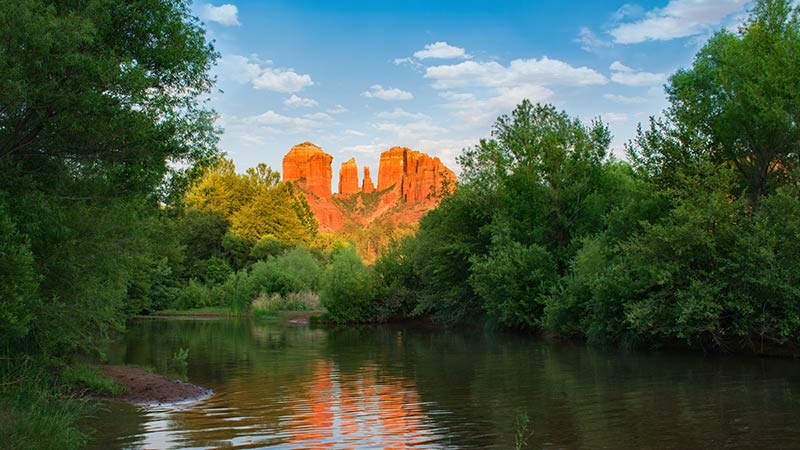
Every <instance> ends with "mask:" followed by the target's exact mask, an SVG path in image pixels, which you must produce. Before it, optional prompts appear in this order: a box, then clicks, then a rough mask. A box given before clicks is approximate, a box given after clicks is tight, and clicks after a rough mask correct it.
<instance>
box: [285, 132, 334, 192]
mask: <svg viewBox="0 0 800 450" xmlns="http://www.w3.org/2000/svg"><path fill="white" fill-rule="evenodd" d="M331 161H333V156H331V155H329V154H327V153H325V152H323V151H322V149H321V148H319V147H317V146H316V145H314V144H312V143H311V142H303V143H302V144H298V145H295V146H294V147H292V149H291V150H290V151H289V153H287V154H286V156H284V157H283V181H294V182H296V183H297V184H298V185H299V186H300V187H302V188H303V189H304V190H305V191H306V192H309V193H311V194H314V195H316V196H317V197H321V198H331V177H332V171H331Z"/></svg>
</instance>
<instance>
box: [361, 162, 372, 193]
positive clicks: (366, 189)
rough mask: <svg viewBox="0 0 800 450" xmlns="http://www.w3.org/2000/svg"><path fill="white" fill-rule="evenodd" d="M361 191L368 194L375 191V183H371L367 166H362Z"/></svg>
mask: <svg viewBox="0 0 800 450" xmlns="http://www.w3.org/2000/svg"><path fill="white" fill-rule="evenodd" d="M361 192H363V193H365V194H369V193H371V192H375V185H374V184H372V177H370V175H369V167H367V166H364V184H362V185H361Z"/></svg>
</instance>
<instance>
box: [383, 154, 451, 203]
mask: <svg viewBox="0 0 800 450" xmlns="http://www.w3.org/2000/svg"><path fill="white" fill-rule="evenodd" d="M455 180H456V174H455V173H454V172H453V171H452V170H450V169H448V168H447V167H446V166H445V165H444V164H443V163H442V161H441V160H439V158H431V157H430V156H428V155H427V154H425V153H421V152H415V151H414V150H411V149H410V148H405V147H392V148H390V149H389V150H387V151H385V152H383V153H381V161H380V168H379V169H378V190H379V191H384V190H386V189H391V191H389V193H388V195H386V196H384V197H383V198H381V203H382V204H389V203H391V202H395V201H397V200H398V199H402V200H403V201H405V202H406V203H407V204H416V203H424V202H430V201H432V202H434V203H438V200H437V199H438V197H439V194H440V193H441V191H442V189H449V188H450V187H451V186H452V184H453V183H454V182H455Z"/></svg>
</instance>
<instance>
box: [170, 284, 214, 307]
mask: <svg viewBox="0 0 800 450" xmlns="http://www.w3.org/2000/svg"><path fill="white" fill-rule="evenodd" d="M215 300H216V299H215V298H214V296H212V293H211V290H210V289H209V288H208V287H206V286H205V285H204V284H203V283H201V282H199V281H197V280H195V279H191V280H189V283H187V284H186V286H184V287H183V289H181V292H180V294H179V295H178V298H177V302H176V303H175V309H192V308H203V307H206V306H215V305H217V304H218V303H217V302H216V301H215Z"/></svg>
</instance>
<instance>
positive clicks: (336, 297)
mask: <svg viewBox="0 0 800 450" xmlns="http://www.w3.org/2000/svg"><path fill="white" fill-rule="evenodd" d="M376 291H377V289H376V285H375V282H374V280H373V278H372V274H371V273H370V271H369V269H368V268H367V267H366V266H365V265H364V263H363V262H362V261H361V258H360V257H359V256H358V254H357V253H356V251H355V249H354V248H353V247H350V246H348V247H341V248H338V249H336V250H334V252H333V255H332V258H331V264H330V265H328V267H327V269H326V270H325V275H324V276H323V281H322V290H321V291H320V300H321V301H322V306H324V307H325V309H327V310H328V314H327V315H326V318H327V319H328V320H331V321H333V322H337V323H348V322H368V321H371V320H375V317H376V316H375V306H374V299H375V297H376Z"/></svg>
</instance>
